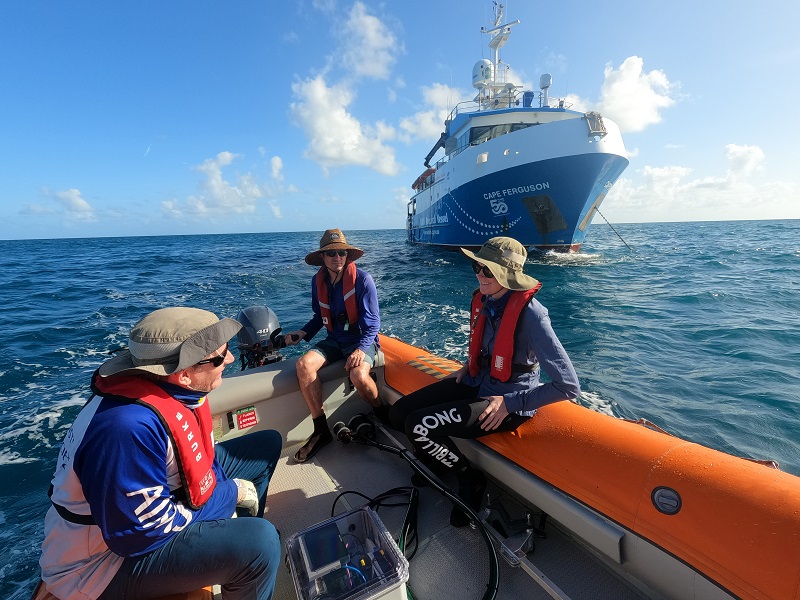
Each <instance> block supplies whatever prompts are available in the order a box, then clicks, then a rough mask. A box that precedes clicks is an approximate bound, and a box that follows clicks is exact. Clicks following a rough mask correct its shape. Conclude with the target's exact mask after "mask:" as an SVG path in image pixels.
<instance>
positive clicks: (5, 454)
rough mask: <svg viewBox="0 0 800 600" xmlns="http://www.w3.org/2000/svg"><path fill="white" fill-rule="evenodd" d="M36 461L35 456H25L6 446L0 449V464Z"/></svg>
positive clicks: (20, 463) (19, 463)
mask: <svg viewBox="0 0 800 600" xmlns="http://www.w3.org/2000/svg"><path fill="white" fill-rule="evenodd" d="M32 462H36V459H35V458H25V457H23V456H22V455H21V454H20V453H19V452H14V451H12V450H8V449H6V448H4V449H2V450H0V466H4V465H24V464H25V463H32Z"/></svg>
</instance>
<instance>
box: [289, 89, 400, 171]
mask: <svg viewBox="0 0 800 600" xmlns="http://www.w3.org/2000/svg"><path fill="white" fill-rule="evenodd" d="M292 92H293V93H294V97H295V101H294V102H292V103H291V104H290V108H291V111H292V114H293V115H294V118H295V119H296V121H297V123H298V125H299V126H300V127H302V128H303V130H304V131H305V132H306V135H307V137H308V140H309V143H308V147H307V148H306V151H305V156H306V157H307V158H310V159H312V160H314V161H316V162H318V163H319V164H320V165H321V166H322V167H323V169H325V170H326V171H327V170H328V169H330V168H335V167H342V166H347V165H360V166H364V167H369V168H370V169H373V170H374V171H377V172H378V173H382V174H384V175H396V174H397V172H398V170H399V167H398V164H397V161H396V160H395V153H394V149H393V148H391V147H389V146H387V145H385V144H384V141H385V140H390V139H393V138H394V137H396V132H395V130H394V128H393V127H391V126H389V125H386V124H385V123H383V122H380V121H379V122H378V123H376V124H375V125H372V126H370V125H365V124H362V123H361V122H359V120H358V119H356V118H355V117H354V116H353V115H352V114H351V113H350V112H348V110H347V109H348V106H349V105H350V104H351V102H352V101H353V93H352V92H351V91H350V90H349V89H348V87H346V86H345V85H333V86H330V87H329V86H328V85H327V84H326V83H325V80H324V78H323V76H322V75H318V76H316V77H314V78H313V79H306V80H305V81H301V82H296V83H294V84H293V85H292Z"/></svg>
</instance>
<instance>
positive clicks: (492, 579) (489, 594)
mask: <svg viewBox="0 0 800 600" xmlns="http://www.w3.org/2000/svg"><path fill="white" fill-rule="evenodd" d="M334 429H335V428H334ZM347 433H348V437H347V439H344V438H341V437H340V441H342V442H344V443H349V442H350V441H352V442H355V443H358V444H363V445H365V446H372V447H374V448H378V449H379V450H383V451H386V452H390V453H392V454H397V455H398V456H400V457H401V458H403V459H404V460H406V461H407V462H408V463H409V464H410V465H411V468H413V469H414V470H415V471H416V472H417V473H419V474H420V475H421V476H422V477H424V478H425V479H426V480H427V481H428V483H429V484H430V485H431V487H433V488H434V489H435V490H436V491H438V492H439V493H440V494H443V495H444V496H445V497H446V498H447V499H448V500H450V501H451V502H452V503H453V504H455V505H456V506H458V507H459V508H460V509H461V510H463V511H464V512H465V513H467V515H469V516H470V517H471V519H472V521H473V522H474V523H475V524H476V526H477V528H478V531H479V532H480V534H481V536H482V537H483V541H484V542H485V544H486V548H487V549H488V550H489V581H488V582H487V584H486V592H485V593H484V595H483V597H482V598H481V600H494V598H495V597H496V596H497V591H498V589H499V586H500V574H499V571H500V565H499V564H498V559H497V550H495V547H494V544H493V543H492V538H491V537H490V536H489V532H488V530H487V529H486V526H485V525H484V524H483V522H482V521H481V520H480V518H478V515H476V514H475V511H474V510H472V507H470V506H469V505H468V504H467V503H466V502H464V501H463V500H462V499H461V498H459V497H458V496H457V495H456V494H454V493H453V492H452V491H450V489H449V488H447V487H446V486H444V484H442V483H441V482H440V481H439V479H438V478H437V477H435V476H433V475H432V474H429V471H428V469H427V468H426V467H425V466H424V465H422V463H420V462H419V459H418V458H417V457H416V456H414V454H413V453H412V452H411V451H409V450H408V449H406V448H397V447H395V446H391V445H389V444H383V443H381V442H378V441H376V440H373V439H369V438H366V437H362V436H359V435H352V437H350V435H351V433H352V432H350V431H349V430H348V432H347ZM344 493H346V492H343V494H344ZM354 493H357V494H358V492H354ZM341 495H342V494H340V496H341ZM359 495H361V496H363V497H364V498H367V499H369V498H368V497H367V496H364V495H363V494H359ZM337 499H338V496H337Z"/></svg>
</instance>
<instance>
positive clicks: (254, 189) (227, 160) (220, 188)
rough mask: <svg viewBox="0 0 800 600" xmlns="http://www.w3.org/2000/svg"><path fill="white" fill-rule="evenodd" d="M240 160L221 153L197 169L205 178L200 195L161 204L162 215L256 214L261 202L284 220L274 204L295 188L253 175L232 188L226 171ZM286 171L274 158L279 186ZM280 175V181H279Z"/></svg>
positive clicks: (241, 178)
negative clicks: (266, 183)
mask: <svg viewBox="0 0 800 600" xmlns="http://www.w3.org/2000/svg"><path fill="white" fill-rule="evenodd" d="M237 158H239V155H237V154H233V153H232V152H220V153H219V154H217V156H215V157H214V158H209V159H206V160H205V161H203V163H202V164H200V165H197V166H195V167H193V169H194V170H195V171H198V172H199V173H202V174H203V176H204V179H202V180H201V181H200V183H199V185H198V187H199V192H198V194H196V195H193V196H189V197H188V198H186V200H185V201H183V202H181V201H180V200H178V199H176V198H170V199H167V200H164V201H162V202H161V210H162V212H163V213H164V214H165V215H166V216H168V217H171V218H182V217H186V216H189V217H191V216H204V215H228V214H237V213H255V212H257V210H258V204H259V202H260V201H266V204H267V207H268V208H269V209H270V212H271V213H272V215H273V216H274V217H276V218H280V216H281V211H280V205H279V204H278V203H277V202H276V201H275V200H274V197H275V196H278V195H280V194H283V193H291V192H293V191H296V188H294V186H291V185H290V186H276V185H264V184H259V183H258V178H257V176H256V175H254V174H253V173H244V174H241V175H239V176H238V178H237V179H236V183H235V184H232V183H231V182H230V181H228V180H227V179H226V178H225V176H224V174H223V171H224V169H225V168H226V167H229V166H230V165H231V164H232V163H233V162H234V161H235V160H236V159H237ZM276 159H277V171H276ZM282 167H283V163H282V161H281V159H280V157H278V156H275V157H273V159H272V161H271V168H272V174H273V177H274V178H275V179H276V181H279V182H280V181H282V179H283V175H282V172H281V169H282ZM276 172H277V174H278V175H279V177H275V173H276Z"/></svg>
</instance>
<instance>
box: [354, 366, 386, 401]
mask: <svg viewBox="0 0 800 600" xmlns="http://www.w3.org/2000/svg"><path fill="white" fill-rule="evenodd" d="M369 371H370V366H369V363H367V362H362V363H361V364H360V365H358V366H357V367H353V368H352V369H350V381H352V382H353V385H354V386H355V388H356V390H357V391H358V395H359V396H361V398H362V399H364V401H366V402H367V404H369V405H370V406H373V407H374V406H380V405H381V401H380V400H379V399H378V386H377V385H376V384H375V380H374V379H372V377H370V376H369Z"/></svg>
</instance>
